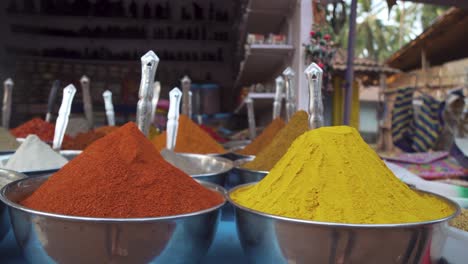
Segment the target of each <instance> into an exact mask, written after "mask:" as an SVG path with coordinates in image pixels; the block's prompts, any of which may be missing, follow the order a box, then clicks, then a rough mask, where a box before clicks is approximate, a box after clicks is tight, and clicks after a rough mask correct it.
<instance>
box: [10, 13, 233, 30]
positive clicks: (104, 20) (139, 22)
mask: <svg viewBox="0 0 468 264" xmlns="http://www.w3.org/2000/svg"><path fill="white" fill-rule="evenodd" d="M7 18H8V20H9V23H10V24H23V25H27V24H34V25H38V26H56V27H58V28H59V26H60V25H62V24H61V22H63V21H64V20H66V21H70V22H77V24H79V25H83V24H85V25H99V26H102V25H109V26H114V25H115V26H117V25H123V26H178V27H179V26H202V25H205V26H207V29H211V28H213V27H215V28H217V27H219V26H222V27H226V26H229V25H230V24H231V23H232V22H231V21H223V22H218V21H207V20H181V19H164V20H157V19H154V18H153V19H143V18H131V17H96V16H59V15H40V14H9V15H8V16H7Z"/></svg>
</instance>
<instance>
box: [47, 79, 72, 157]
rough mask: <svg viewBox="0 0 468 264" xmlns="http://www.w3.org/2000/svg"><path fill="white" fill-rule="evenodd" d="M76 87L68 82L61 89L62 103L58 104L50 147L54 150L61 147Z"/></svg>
mask: <svg viewBox="0 0 468 264" xmlns="http://www.w3.org/2000/svg"><path fill="white" fill-rule="evenodd" d="M75 94H76V88H75V86H73V84H69V85H68V86H67V87H65V88H64V89H63V98H62V104H61V105H60V109H59V113H58V117H57V122H56V123H55V134H54V141H53V144H52V148H53V149H54V150H56V151H58V150H60V148H61V147H62V142H63V137H64V136H65V131H66V130H67V125H68V118H69V116H70V112H71V106H72V102H73V97H75Z"/></svg>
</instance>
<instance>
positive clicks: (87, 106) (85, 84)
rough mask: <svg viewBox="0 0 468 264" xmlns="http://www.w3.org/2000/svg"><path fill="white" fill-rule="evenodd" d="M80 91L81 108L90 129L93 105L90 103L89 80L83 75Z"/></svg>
mask: <svg viewBox="0 0 468 264" xmlns="http://www.w3.org/2000/svg"><path fill="white" fill-rule="evenodd" d="M80 83H81V90H82V92H83V108H84V114H85V116H86V120H87V121H88V127H89V128H90V129H92V128H93V127H94V117H93V103H92V101H91V91H90V88H89V85H90V80H89V78H88V77H87V76H86V75H83V77H81V79H80Z"/></svg>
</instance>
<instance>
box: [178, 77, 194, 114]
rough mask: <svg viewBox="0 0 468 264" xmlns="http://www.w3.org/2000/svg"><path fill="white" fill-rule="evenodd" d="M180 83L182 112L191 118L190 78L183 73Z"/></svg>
mask: <svg viewBox="0 0 468 264" xmlns="http://www.w3.org/2000/svg"><path fill="white" fill-rule="evenodd" d="M180 83H181V85H182V95H183V96H182V114H184V115H186V116H188V117H189V118H192V116H191V114H192V113H191V112H192V111H191V109H190V108H191V106H192V104H191V102H190V95H189V93H190V86H191V85H192V80H190V78H189V77H188V76H187V75H185V76H184V78H182V79H181V80H180Z"/></svg>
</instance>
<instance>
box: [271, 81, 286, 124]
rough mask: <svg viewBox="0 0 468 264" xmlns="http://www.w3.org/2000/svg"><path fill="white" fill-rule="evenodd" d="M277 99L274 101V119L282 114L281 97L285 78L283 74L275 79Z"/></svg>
mask: <svg viewBox="0 0 468 264" xmlns="http://www.w3.org/2000/svg"><path fill="white" fill-rule="evenodd" d="M275 83H276V87H275V101H273V120H274V119H276V118H278V117H279V116H280V115H281V99H282V95H283V89H284V79H283V77H281V76H278V77H276V79H275Z"/></svg>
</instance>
